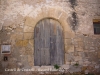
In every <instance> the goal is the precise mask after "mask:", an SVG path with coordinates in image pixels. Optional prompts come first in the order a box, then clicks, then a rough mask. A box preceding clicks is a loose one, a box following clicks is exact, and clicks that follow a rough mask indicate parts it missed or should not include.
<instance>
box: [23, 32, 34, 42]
mask: <svg viewBox="0 0 100 75" xmlns="http://www.w3.org/2000/svg"><path fill="white" fill-rule="evenodd" d="M33 38H34V33H24V39H25V40H27V39H33Z"/></svg>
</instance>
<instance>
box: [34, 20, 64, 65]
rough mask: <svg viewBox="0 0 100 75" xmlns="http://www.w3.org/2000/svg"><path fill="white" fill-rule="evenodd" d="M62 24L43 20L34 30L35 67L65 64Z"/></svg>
mask: <svg viewBox="0 0 100 75" xmlns="http://www.w3.org/2000/svg"><path fill="white" fill-rule="evenodd" d="M62 31H63V30H62V27H61V25H60V23H59V22H58V21H56V20H53V19H43V20H41V21H40V22H38V24H37V25H36V27H35V30H34V40H35V41H34V46H35V50H34V65H35V66H42V65H45V66H47V65H55V64H58V65H62V64H63V63H64V41H63V32H62Z"/></svg>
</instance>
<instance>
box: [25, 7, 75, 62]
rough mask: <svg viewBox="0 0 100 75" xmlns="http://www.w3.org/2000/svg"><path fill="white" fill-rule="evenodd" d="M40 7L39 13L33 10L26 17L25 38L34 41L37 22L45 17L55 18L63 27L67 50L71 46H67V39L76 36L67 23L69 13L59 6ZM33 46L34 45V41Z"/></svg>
mask: <svg viewBox="0 0 100 75" xmlns="http://www.w3.org/2000/svg"><path fill="white" fill-rule="evenodd" d="M40 9H41V10H40ZM40 9H39V12H38V13H37V15H34V12H35V11H33V12H31V13H30V14H29V15H28V16H27V17H25V26H24V39H25V40H27V39H28V40H31V41H34V37H33V35H34V34H33V33H34V28H35V26H36V25H37V23H38V22H39V21H40V20H42V19H44V18H53V19H55V20H57V21H58V22H59V23H60V24H61V26H62V28H63V34H64V44H65V50H66V51H67V50H68V49H70V48H71V46H70V47H67V45H66V39H71V38H74V36H75V33H74V31H73V30H72V29H71V28H70V26H69V25H68V23H67V13H65V11H64V10H62V9H61V8H59V7H58V8H57V7H48V8H47V7H43V8H40ZM32 39H33V40H32ZM32 46H33V47H34V43H33V45H32ZM66 51H65V52H66ZM33 53H34V51H33ZM65 59H66V58H65ZM65 61H66V60H65Z"/></svg>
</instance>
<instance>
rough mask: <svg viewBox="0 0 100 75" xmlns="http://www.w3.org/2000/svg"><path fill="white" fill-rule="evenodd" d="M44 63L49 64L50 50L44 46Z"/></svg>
mask: <svg viewBox="0 0 100 75" xmlns="http://www.w3.org/2000/svg"><path fill="white" fill-rule="evenodd" d="M45 65H50V50H49V48H45Z"/></svg>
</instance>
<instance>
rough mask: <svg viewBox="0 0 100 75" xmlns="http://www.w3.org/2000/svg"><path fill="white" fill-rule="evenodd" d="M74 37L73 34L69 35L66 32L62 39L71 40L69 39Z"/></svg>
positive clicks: (69, 33)
mask: <svg viewBox="0 0 100 75" xmlns="http://www.w3.org/2000/svg"><path fill="white" fill-rule="evenodd" d="M65 29H66V30H67V28H65ZM74 36H75V35H74V34H73V33H71V32H68V31H66V32H64V38H65V39H71V38H73V37H74Z"/></svg>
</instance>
